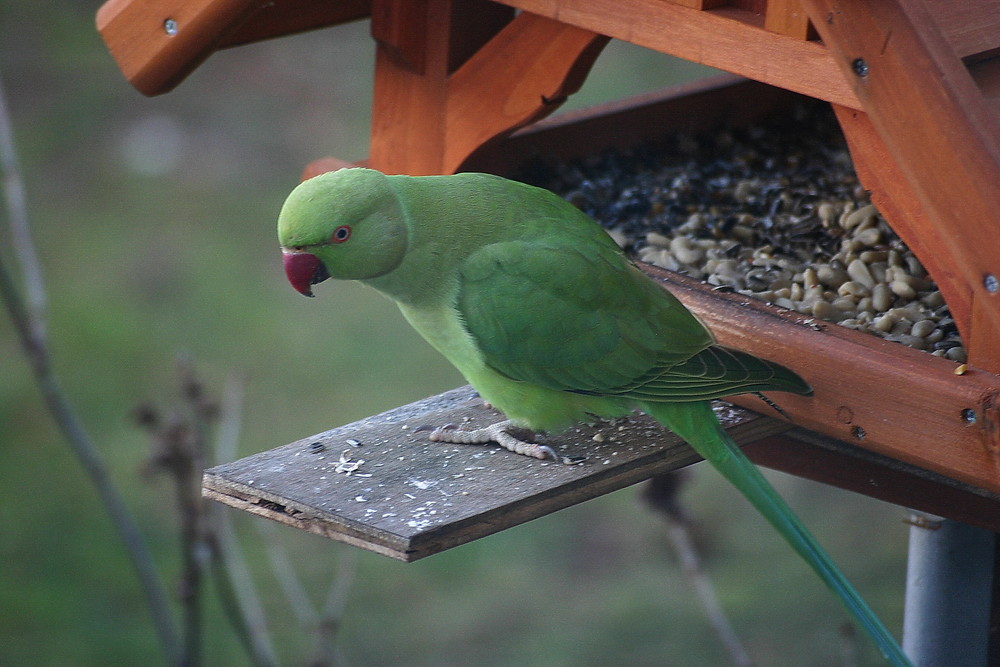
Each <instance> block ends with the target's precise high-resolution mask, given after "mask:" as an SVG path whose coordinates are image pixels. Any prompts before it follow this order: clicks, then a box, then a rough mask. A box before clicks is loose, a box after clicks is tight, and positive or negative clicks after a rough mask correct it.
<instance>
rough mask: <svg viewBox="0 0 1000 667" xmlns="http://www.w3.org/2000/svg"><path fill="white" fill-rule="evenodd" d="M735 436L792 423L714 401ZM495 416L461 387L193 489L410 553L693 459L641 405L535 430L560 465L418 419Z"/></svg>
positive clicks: (257, 457) (210, 476) (402, 555)
mask: <svg viewBox="0 0 1000 667" xmlns="http://www.w3.org/2000/svg"><path fill="white" fill-rule="evenodd" d="M717 411H718V413H719V415H720V418H721V419H722V421H723V424H724V425H725V426H726V429H727V430H728V431H729V433H730V435H731V436H732V437H733V439H734V440H736V441H737V442H739V443H741V444H744V443H747V442H752V441H755V440H760V439H763V438H767V437H770V436H773V435H776V434H778V433H782V432H784V431H787V430H788V429H790V428H792V426H793V425H792V424H791V423H790V422H787V421H785V420H782V419H772V418H769V417H763V416H761V415H758V414H756V413H754V412H751V411H748V410H744V409H741V408H735V407H731V406H728V405H727V404H719V406H718V407H717ZM499 419H501V417H500V415H499V413H498V412H496V411H495V410H492V409H491V408H488V407H486V406H485V405H484V404H483V402H482V401H481V400H480V399H479V398H478V397H477V395H476V394H475V392H474V390H473V389H472V388H471V387H461V388H458V389H454V390H452V391H450V392H446V393H444V394H441V395H440V396H434V397H431V398H428V399H425V400H423V401H418V402H416V403H412V404H410V405H407V406H403V407H401V408H397V409H395V410H391V411H389V412H385V413H383V414H380V415H376V416H374V417H369V418H368V419H364V420H361V421H359V422H355V423H353V424H349V425H347V426H342V427H339V428H335V429H333V430H330V431H327V432H325V433H320V434H318V435H315V436H312V437H309V438H304V439H302V440H299V441H297V442H293V443H291V444H288V445H285V446H283V447H278V448H276V449H272V450H269V451H266V452H261V453H259V454H254V455H252V456H249V457H246V458H244V459H240V460H238V461H234V462H232V463H226V464H223V465H219V466H216V467H214V468H211V469H210V470H207V471H206V472H205V476H204V494H205V496H206V497H208V498H212V499H214V500H218V501H220V502H222V503H225V504H227V505H231V506H233V507H236V508H239V509H242V510H245V511H248V512H251V513H253V514H258V515H260V516H264V517H267V518H270V519H274V520H276V521H280V522H282V523H285V524H288V525H291V526H295V527H297V528H301V529H304V530H308V531H311V532H314V533H317V534H320V535H324V536H326V537H329V538H331V539H335V540H339V541H342V542H346V543H349V544H354V545H356V546H359V547H362V548H365V549H368V550H371V551H374V552H377V553H380V554H384V555H387V556H391V557H393V558H397V559H400V560H404V561H413V560H416V559H418V558H423V557H424V556H429V555H431V554H434V553H437V552H439V551H443V550H445V549H448V548H451V547H454V546H458V545H460V544H464V543H466V542H469V541H471V540H474V539H477V538H480V537H484V536H486V535H490V534H492V533H495V532H498V531H500V530H503V529H505V528H510V527H512V526H516V525H518V524H521V523H524V522H526V521H530V520H531V519H535V518H537V517H540V516H543V515H546V514H549V513H551V512H555V511H556V510H559V509H562V508H564V507H568V506H570V505H573V504H576V503H580V502H583V501H585V500H589V499H591V498H594V497H597V496H600V495H602V494H605V493H609V492H611V491H614V490H617V489H620V488H623V487H625V486H628V485H631V484H634V483H636V482H639V481H642V480H644V479H647V478H649V477H651V476H653V475H655V474H658V473H663V472H667V471H669V470H672V469H675V468H679V467H682V466H686V465H689V464H691V463H694V462H696V461H698V460H700V457H699V456H698V455H697V454H695V452H694V451H693V450H692V449H691V448H690V447H689V446H688V445H687V444H685V443H684V442H683V441H681V440H680V439H679V438H677V437H676V436H674V435H673V434H671V433H669V432H668V431H666V430H664V429H663V428H662V427H660V426H659V425H658V424H656V423H655V422H653V421H652V420H651V419H649V418H648V417H646V416H644V415H636V416H632V417H628V418H626V419H622V420H616V421H614V422H604V423H600V424H598V425H595V426H580V427H578V428H574V429H570V430H569V431H567V432H565V433H562V434H559V435H558V436H545V437H544V438H542V439H541V441H542V442H544V443H545V444H548V445H550V446H552V447H553V448H555V449H556V451H558V452H560V453H561V454H563V455H575V456H584V457H586V459H585V460H584V462H582V463H580V464H577V465H565V464H562V463H555V462H551V461H538V460H535V459H529V458H527V457H524V456H520V455H516V454H513V453H511V452H507V451H505V450H502V449H499V448H498V447H496V446H494V445H486V446H480V445H452V444H445V443H436V442H430V441H429V440H428V439H427V433H426V432H423V431H417V428H418V427H419V426H422V425H438V426H439V425H443V424H447V423H454V424H458V425H460V426H461V427H462V428H476V427H480V426H486V425H488V424H490V423H493V422H495V421H498V420H499Z"/></svg>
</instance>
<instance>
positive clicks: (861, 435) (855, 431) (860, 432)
mask: <svg viewBox="0 0 1000 667" xmlns="http://www.w3.org/2000/svg"><path fill="white" fill-rule="evenodd" d="M851 435H853V436H854V437H855V438H857V439H858V440H864V439H865V436H866V435H868V434H867V433H865V430H864V429H863V428H861V427H860V426H855V427H854V428H852V429H851Z"/></svg>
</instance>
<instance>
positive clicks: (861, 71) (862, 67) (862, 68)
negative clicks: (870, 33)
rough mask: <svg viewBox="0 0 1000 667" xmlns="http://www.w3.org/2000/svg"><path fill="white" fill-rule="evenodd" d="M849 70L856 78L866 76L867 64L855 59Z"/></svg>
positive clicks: (863, 60) (862, 60) (861, 59)
mask: <svg viewBox="0 0 1000 667" xmlns="http://www.w3.org/2000/svg"><path fill="white" fill-rule="evenodd" d="M851 69H852V70H854V73H855V74H857V75H858V76H862V77H864V76H868V62H867V61H866V60H865V59H864V58H855V59H854V60H853V61H851Z"/></svg>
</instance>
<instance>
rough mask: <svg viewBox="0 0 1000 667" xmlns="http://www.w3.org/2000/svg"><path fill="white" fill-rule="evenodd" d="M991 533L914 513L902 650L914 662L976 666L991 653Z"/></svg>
mask: <svg viewBox="0 0 1000 667" xmlns="http://www.w3.org/2000/svg"><path fill="white" fill-rule="evenodd" d="M994 544H995V534H994V533H992V532H990V531H988V530H984V529H982V528H975V527H973V526H969V525H966V524H963V523H959V522H957V521H951V520H948V519H941V518H939V517H934V516H929V515H923V514H914V516H913V522H912V526H911V528H910V547H909V561H908V564H907V568H906V606H905V609H904V613H905V617H904V621H903V651H904V652H905V653H906V655H907V656H909V657H910V659H911V660H912V661H913V664H914V665H915V667H942V666H947V667H966V666H968V667H980V666H985V665H986V664H987V661H988V658H989V624H990V605H991V598H992V586H993V550H994Z"/></svg>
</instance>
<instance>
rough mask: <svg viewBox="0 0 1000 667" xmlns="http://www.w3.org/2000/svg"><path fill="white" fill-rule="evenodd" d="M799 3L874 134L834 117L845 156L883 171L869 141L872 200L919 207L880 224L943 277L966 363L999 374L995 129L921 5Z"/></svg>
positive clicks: (999, 165)
mask: <svg viewBox="0 0 1000 667" xmlns="http://www.w3.org/2000/svg"><path fill="white" fill-rule="evenodd" d="M803 4H804V5H805V6H806V8H807V10H808V12H809V15H810V17H811V18H812V21H813V23H814V24H815V25H816V27H817V30H819V32H820V35H822V37H823V39H824V42H825V43H826V44H827V48H828V49H829V50H830V52H831V54H832V55H833V56H834V58H835V60H836V61H837V64H838V66H839V67H840V69H841V72H842V76H843V77H844V78H845V79H846V80H848V81H849V82H850V84H851V87H852V88H853V90H854V92H855V93H856V94H857V96H858V99H859V100H861V102H862V107H863V110H864V112H865V114H867V116H868V121H870V123H871V128H873V129H874V132H872V131H871V130H869V129H868V128H866V127H865V124H866V123H867V122H868V121H865V120H862V119H860V117H856V116H851V115H849V114H845V113H843V112H841V113H840V117H841V119H842V120H845V121H846V122H845V125H844V127H845V133H847V134H848V135H849V137H850V140H851V143H852V149H853V150H854V151H855V152H856V154H857V155H859V156H860V157H861V162H862V163H865V162H869V163H873V164H871V165H870V166H869V168H868V169H867V173H868V174H869V176H871V175H872V173H873V171H874V170H873V169H872V168H871V167H876V168H878V169H886V167H887V166H889V165H890V161H889V159H885V158H883V159H879V158H878V151H879V147H878V146H877V145H876V146H875V147H869V146H867V145H866V141H870V140H871V138H872V137H874V136H876V133H877V136H878V137H881V140H882V141H883V142H884V144H885V148H886V152H887V153H888V155H889V156H891V160H892V161H893V162H894V163H895V167H894V168H892V167H890V168H889V169H886V170H885V171H883V172H881V173H879V175H878V177H877V178H878V180H879V184H878V185H880V186H882V187H883V188H885V190H884V191H883V193H882V196H884V197H889V198H893V199H897V198H898V199H899V201H898V202H895V205H893V206H891V208H896V209H898V210H900V211H903V212H904V213H912V212H913V211H914V206H913V205H912V203H910V202H911V201H912V200H913V199H914V198H915V200H916V202H917V203H918V204H919V208H920V209H921V210H922V211H923V214H921V215H920V216H918V217H917V218H916V219H915V220H907V219H906V217H905V215H904V216H902V217H900V216H895V215H894V216H893V218H894V219H889V222H890V224H892V225H893V226H894V227H896V226H899V227H900V228H901V229H899V230H898V231H900V234H901V235H903V236H904V240H906V241H907V242H911V241H913V242H916V243H918V244H920V245H921V246H923V248H925V250H924V252H923V253H920V252H918V253H917V255H918V257H920V259H921V260H922V261H924V262H927V263H933V264H935V265H936V267H935V268H936V269H937V270H938V271H940V272H942V274H943V275H942V278H944V280H942V289H943V290H945V289H947V290H948V293H945V297H946V300H947V301H948V304H949V306H950V307H951V308H953V309H954V310H953V312H956V313H958V316H959V317H961V319H959V317H956V322H957V323H958V325H959V328H960V330H961V333H962V337H963V340H964V342H965V347H966V349H967V350H968V353H969V361H970V363H971V364H974V365H976V366H979V367H980V368H983V369H985V370H988V371H991V372H993V373H998V372H1000V345H997V340H998V336H1000V234H998V233H997V232H998V229H1000V122H998V119H997V117H996V115H995V114H994V113H993V110H992V109H991V108H990V107H989V105H988V104H987V102H986V100H985V98H984V97H983V94H982V92H981V91H980V90H979V88H978V87H977V85H976V83H975V81H974V80H973V78H972V76H971V74H970V73H969V71H968V70H967V69H966V67H965V65H964V64H963V63H962V61H961V59H960V58H959V56H958V54H957V53H956V50H955V48H954V46H952V44H950V43H949V41H948V40H947V38H946V36H945V35H944V34H943V33H942V32H941V31H940V30H939V29H938V27H937V23H936V22H935V19H934V18H933V16H932V15H931V14H930V13H929V12H928V10H927V9H926V7H925V6H924V3H922V2H898V1H897V0H878V1H869V0H803ZM897 173H898V174H899V175H901V176H902V177H903V178H902V180H900V181H897V182H888V179H890V178H892V177H893V176H894V175H896V174H897ZM897 184H898V185H897ZM897 188H898V194H896V191H897ZM890 215H892V213H890ZM923 216H926V217H923ZM927 220H930V221H931V222H932V224H924V222H925V221H927ZM931 273H932V275H933V276H934V277H935V278H937V274H936V273H935V271H934V270H932V271H931Z"/></svg>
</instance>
